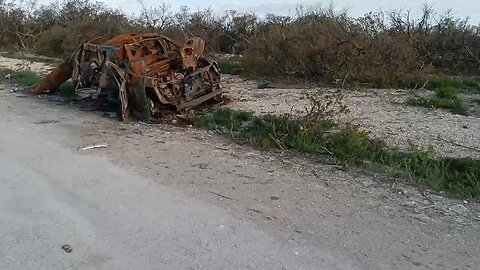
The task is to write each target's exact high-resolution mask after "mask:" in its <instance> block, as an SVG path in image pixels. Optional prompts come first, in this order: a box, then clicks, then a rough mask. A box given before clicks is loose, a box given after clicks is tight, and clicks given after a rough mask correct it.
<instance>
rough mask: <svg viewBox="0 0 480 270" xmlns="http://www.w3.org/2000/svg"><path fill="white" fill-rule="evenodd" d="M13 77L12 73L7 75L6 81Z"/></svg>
mask: <svg viewBox="0 0 480 270" xmlns="http://www.w3.org/2000/svg"><path fill="white" fill-rule="evenodd" d="M12 77H13V76H12V74H10V73H9V74H7V75H5V79H7V80H8V79H11V78H12Z"/></svg>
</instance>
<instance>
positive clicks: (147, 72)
mask: <svg viewBox="0 0 480 270" xmlns="http://www.w3.org/2000/svg"><path fill="white" fill-rule="evenodd" d="M204 47H205V42H204V41H203V40H202V39H200V38H192V39H189V40H188V41H187V42H186V43H185V44H184V45H183V46H180V45H179V44H177V43H175V42H174V41H173V40H171V39H169V38H168V37H165V36H161V35H156V34H142V35H136V34H124V35H119V36H116V37H113V38H111V39H108V40H105V39H104V38H97V39H94V40H91V41H89V42H87V43H85V44H82V45H80V46H79V47H78V48H77V49H76V50H75V51H74V52H73V53H72V55H71V57H70V58H69V59H68V60H67V61H65V62H64V63H62V64H60V65H59V66H58V67H56V68H55V69H54V70H53V71H52V72H51V73H50V74H49V75H47V76H46V77H45V78H44V79H43V80H42V81H40V82H39V83H38V84H37V85H36V86H34V87H33V88H32V89H31V92H32V93H34V94H40V93H44V92H46V91H49V90H52V89H57V88H58V87H59V86H60V85H61V84H62V83H63V82H65V81H67V80H68V79H70V78H71V79H72V81H73V83H74V85H75V91H76V93H77V94H79V95H81V96H82V95H83V96H90V97H92V96H93V97H94V98H95V99H96V98H100V97H102V96H103V94H105V93H107V94H108V93H109V94H112V93H113V94H114V95H113V96H114V97H117V98H118V100H119V106H120V107H121V115H122V119H123V120H124V121H128V120H129V119H131V118H132V116H133V117H135V118H137V119H139V120H142V121H147V122H148V121H150V120H151V119H152V118H161V117H162V116H163V115H164V114H167V113H171V112H172V111H173V112H178V111H183V110H186V109H191V108H194V107H196V106H199V105H201V104H205V103H207V102H211V101H218V100H219V96H220V94H221V92H222V90H221V88H220V86H219V83H220V74H219V69H218V65H217V63H215V62H213V61H211V60H209V59H207V58H204V57H202V56H201V55H202V54H203V51H204Z"/></svg>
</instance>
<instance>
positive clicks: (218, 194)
mask: <svg viewBox="0 0 480 270" xmlns="http://www.w3.org/2000/svg"><path fill="white" fill-rule="evenodd" d="M209 192H210V193H212V194H215V195H217V196H220V197H222V198H225V199H229V200H232V201H233V199H232V198H230V197H228V196H225V195H223V194H220V193H217V192H214V191H211V190H210V191H209Z"/></svg>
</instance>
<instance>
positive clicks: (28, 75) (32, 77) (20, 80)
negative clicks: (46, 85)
mask: <svg viewBox="0 0 480 270" xmlns="http://www.w3.org/2000/svg"><path fill="white" fill-rule="evenodd" d="M41 79H42V78H41V77H40V76H39V75H38V74H36V73H34V72H31V71H20V72H15V73H14V74H13V81H14V82H15V83H16V84H18V85H21V86H32V85H34V84H36V83H38V82H39V81H40V80H41Z"/></svg>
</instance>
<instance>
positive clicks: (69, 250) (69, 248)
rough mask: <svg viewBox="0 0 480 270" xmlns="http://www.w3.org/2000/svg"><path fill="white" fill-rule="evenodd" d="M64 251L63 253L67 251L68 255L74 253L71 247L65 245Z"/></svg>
mask: <svg viewBox="0 0 480 270" xmlns="http://www.w3.org/2000/svg"><path fill="white" fill-rule="evenodd" d="M62 249H63V251H65V252H66V253H72V251H73V249H72V247H71V246H70V245H63V246H62Z"/></svg>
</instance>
